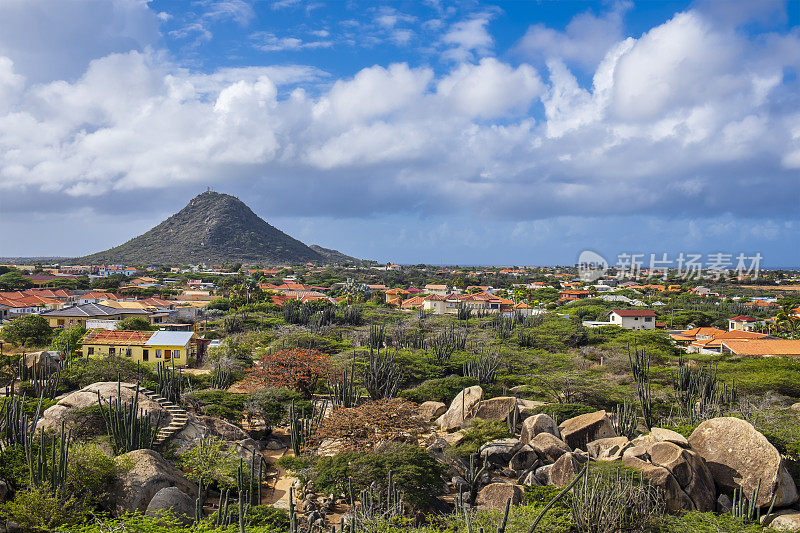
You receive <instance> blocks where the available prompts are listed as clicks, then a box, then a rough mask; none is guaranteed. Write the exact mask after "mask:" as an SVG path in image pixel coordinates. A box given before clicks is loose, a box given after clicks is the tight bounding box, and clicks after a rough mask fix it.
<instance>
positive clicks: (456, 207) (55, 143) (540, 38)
mask: <svg viewBox="0 0 800 533" xmlns="http://www.w3.org/2000/svg"><path fill="white" fill-rule="evenodd" d="M798 70H800V1H797V0H793V1H790V2H771V1H764V2H745V1H737V0H726V1H722V2H719V1H701V2H652V1H651V2H496V3H486V2H463V3H448V2H435V1H429V2H393V3H385V4H377V3H374V2H363V3H359V2H345V1H338V2H324V1H309V2H304V1H293V0H264V1H248V0H199V1H190V2H185V1H159V0H153V1H150V2H145V1H142V0H117V1H115V2H101V1H94V0H85V1H84V0H71V1H70V2H66V3H65V2H60V1H58V0H35V1H27V0H7V1H5V2H3V3H0V212H2V218H3V225H4V228H5V230H4V231H3V232H2V233H1V234H0V256H2V255H67V256H69V255H79V254H83V253H88V252H91V251H96V250H99V249H103V248H107V247H110V246H112V245H115V244H118V243H120V242H123V241H125V240H127V239H129V238H130V237H133V236H135V235H137V234H139V233H141V232H142V231H144V230H146V229H148V228H149V227H151V226H153V225H155V224H157V223H158V222H160V221H161V220H163V219H165V218H166V217H167V216H169V215H170V214H171V213H173V212H175V211H177V210H178V209H180V208H181V207H182V206H183V205H185V204H186V203H187V202H188V200H189V199H190V198H191V197H192V196H194V195H196V194H198V193H199V192H202V191H203V190H205V189H206V187H212V188H213V189H214V190H217V191H220V192H227V193H230V194H234V195H237V196H239V197H240V198H241V199H242V200H244V201H245V202H246V203H248V205H250V206H251V207H252V208H253V210H254V211H256V213H258V214H259V215H261V216H262V217H264V218H265V219H266V220H268V221H269V222H271V223H272V224H274V225H276V226H277V227H279V228H281V229H283V230H285V231H287V232H288V233H290V234H291V235H293V236H295V237H297V238H299V239H301V240H303V241H304V242H307V243H309V244H311V243H318V244H321V245H324V246H329V247H334V248H338V249H341V250H342V251H345V252H347V253H350V254H352V255H357V256H360V257H366V258H373V259H378V260H382V261H389V260H391V261H395V262H404V263H417V262H433V263H462V264H468V263H471V264H479V263H497V264H556V263H561V264H564V263H572V262H574V261H575V259H576V258H577V256H578V254H579V253H580V251H581V250H583V249H593V250H597V251H599V252H601V253H603V254H604V255H606V256H607V257H612V258H613V257H614V256H615V255H616V254H618V253H621V252H627V253H632V252H641V253H659V254H660V253H663V252H668V253H673V254H676V253H678V252H700V253H704V254H708V253H714V252H727V253H733V254H736V253H739V252H747V253H755V252H760V253H761V254H762V255H763V256H764V258H765V260H764V262H765V263H766V264H767V265H772V266H797V265H800V252H798V246H797V242H798V241H800V217H799V216H798V213H799V211H798V205H800V96H799V95H800V90H798V89H800V87H798V78H797V73H798ZM54 222H55V223H54Z"/></svg>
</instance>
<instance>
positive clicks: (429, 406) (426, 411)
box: [417, 402, 447, 422]
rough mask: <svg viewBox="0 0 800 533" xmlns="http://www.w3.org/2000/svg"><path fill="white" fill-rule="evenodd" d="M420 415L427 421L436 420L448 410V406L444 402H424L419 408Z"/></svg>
mask: <svg viewBox="0 0 800 533" xmlns="http://www.w3.org/2000/svg"><path fill="white" fill-rule="evenodd" d="M417 409H418V410H419V416H420V417H421V418H422V419H423V420H425V421H426V422H430V421H431V420H435V419H436V418H439V417H440V416H442V415H443V414H444V413H445V411H447V406H446V405H445V404H443V403H442V402H422V403H421V404H419V407H418V408H417Z"/></svg>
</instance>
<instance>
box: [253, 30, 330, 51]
mask: <svg viewBox="0 0 800 533" xmlns="http://www.w3.org/2000/svg"><path fill="white" fill-rule="evenodd" d="M250 40H251V42H252V43H253V46H254V47H255V48H257V49H258V50H261V51H262V52H280V51H284V50H303V49H314V48H330V47H331V46H333V42H332V41H303V40H302V39H298V38H297V37H278V36H277V35H275V34H274V33H269V32H265V31H260V32H256V33H253V34H252V35H251V36H250Z"/></svg>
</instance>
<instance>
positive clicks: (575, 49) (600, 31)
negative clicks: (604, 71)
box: [516, 1, 632, 67]
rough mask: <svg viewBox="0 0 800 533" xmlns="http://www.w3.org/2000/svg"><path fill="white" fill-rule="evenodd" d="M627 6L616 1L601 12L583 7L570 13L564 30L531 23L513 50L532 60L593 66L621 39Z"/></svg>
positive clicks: (627, 4)
mask: <svg viewBox="0 0 800 533" xmlns="http://www.w3.org/2000/svg"><path fill="white" fill-rule="evenodd" d="M631 6H632V4H631V3H630V2H621V1H618V2H616V3H615V4H614V5H613V6H612V8H611V9H610V10H609V11H608V12H606V13H604V14H603V15H602V16H597V15H595V14H593V13H592V12H591V11H586V12H584V13H581V14H578V15H576V16H575V17H573V18H572V20H571V21H570V22H569V24H567V27H566V28H565V30H564V31H558V30H554V29H552V28H549V27H547V26H545V25H544V24H534V25H532V26H531V27H529V28H528V30H527V32H525V35H524V36H523V37H522V39H520V41H519V42H518V43H517V45H516V50H517V51H518V52H520V53H521V54H522V55H524V56H525V57H526V58H528V59H532V60H550V59H563V60H566V61H575V62H577V63H579V64H581V65H582V66H584V67H595V66H596V65H597V63H598V62H599V61H600V60H601V59H602V58H603V56H604V55H605V53H606V51H607V50H608V49H609V48H610V47H611V46H612V45H613V44H614V43H616V42H617V41H620V40H622V39H623V17H624V15H625V12H626V11H627V10H628V9H630V7H631Z"/></svg>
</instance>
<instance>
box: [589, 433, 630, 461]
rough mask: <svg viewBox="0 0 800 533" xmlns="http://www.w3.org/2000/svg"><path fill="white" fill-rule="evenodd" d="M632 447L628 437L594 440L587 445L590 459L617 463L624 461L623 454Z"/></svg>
mask: <svg viewBox="0 0 800 533" xmlns="http://www.w3.org/2000/svg"><path fill="white" fill-rule="evenodd" d="M630 447H631V442H630V441H629V440H628V438H627V437H608V438H606V439H598V440H593V441H592V442H590V443H589V444H588V445H587V448H588V449H587V450H586V451H588V452H589V457H591V458H592V459H594V460H596V461H617V460H619V459H622V454H623V453H624V452H625V450H627V449H628V448H630Z"/></svg>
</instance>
